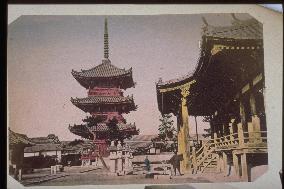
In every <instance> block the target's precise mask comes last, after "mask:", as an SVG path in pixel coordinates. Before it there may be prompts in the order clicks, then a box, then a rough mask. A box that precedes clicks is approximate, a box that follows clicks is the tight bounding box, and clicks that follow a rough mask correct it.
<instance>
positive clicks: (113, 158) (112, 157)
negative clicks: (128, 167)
mask: <svg viewBox="0 0 284 189" xmlns="http://www.w3.org/2000/svg"><path fill="white" fill-rule="evenodd" d="M109 152H110V155H109V159H110V172H111V173H115V172H116V167H117V158H118V157H117V148H116V146H115V145H114V141H111V145H110V147H109Z"/></svg>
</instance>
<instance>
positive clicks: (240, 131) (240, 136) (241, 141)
mask: <svg viewBox="0 0 284 189" xmlns="http://www.w3.org/2000/svg"><path fill="white" fill-rule="evenodd" d="M238 139H239V146H240V147H243V146H244V130H243V125H242V123H238Z"/></svg>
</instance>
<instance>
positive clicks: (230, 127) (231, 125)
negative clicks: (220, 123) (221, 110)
mask: <svg viewBox="0 0 284 189" xmlns="http://www.w3.org/2000/svg"><path fill="white" fill-rule="evenodd" d="M234 121H235V120H234V119H232V120H231V122H230V123H229V130H230V143H231V144H233V143H234V136H233V134H234V129H233V123H234Z"/></svg>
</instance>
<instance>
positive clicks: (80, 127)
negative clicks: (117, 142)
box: [69, 123, 136, 132]
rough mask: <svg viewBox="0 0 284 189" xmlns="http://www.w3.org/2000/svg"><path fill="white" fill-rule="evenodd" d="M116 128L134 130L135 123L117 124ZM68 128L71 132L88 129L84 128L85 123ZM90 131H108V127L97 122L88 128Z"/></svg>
mask: <svg viewBox="0 0 284 189" xmlns="http://www.w3.org/2000/svg"><path fill="white" fill-rule="evenodd" d="M118 128H119V130H121V131H125V130H131V131H132V130H135V129H136V126H135V124H122V123H121V124H118ZM69 130H70V131H71V132H72V131H74V132H76V130H81V132H82V131H83V132H84V131H85V132H86V131H88V129H87V128H86V126H85V125H74V126H69ZM90 130H91V131H98V132H104V131H108V130H109V128H108V126H107V125H106V124H105V123H99V124H98V125H97V126H94V127H92V128H90Z"/></svg>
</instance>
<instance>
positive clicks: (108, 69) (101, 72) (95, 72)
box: [72, 61, 132, 78]
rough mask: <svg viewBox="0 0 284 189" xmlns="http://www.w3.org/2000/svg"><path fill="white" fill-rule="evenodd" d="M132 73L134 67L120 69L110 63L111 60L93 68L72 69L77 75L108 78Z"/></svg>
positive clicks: (74, 74) (73, 73)
mask: <svg viewBox="0 0 284 189" xmlns="http://www.w3.org/2000/svg"><path fill="white" fill-rule="evenodd" d="M131 73H132V68H130V69H128V70H125V69H120V68H118V67H116V66H114V65H112V64H111V63H110V61H109V62H108V61H106V62H103V63H101V64H99V65H98V66H96V67H94V68H91V69H89V70H81V72H77V71H74V70H72V75H73V76H74V77H75V78H76V77H85V78H106V77H119V76H123V75H127V74H131Z"/></svg>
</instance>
